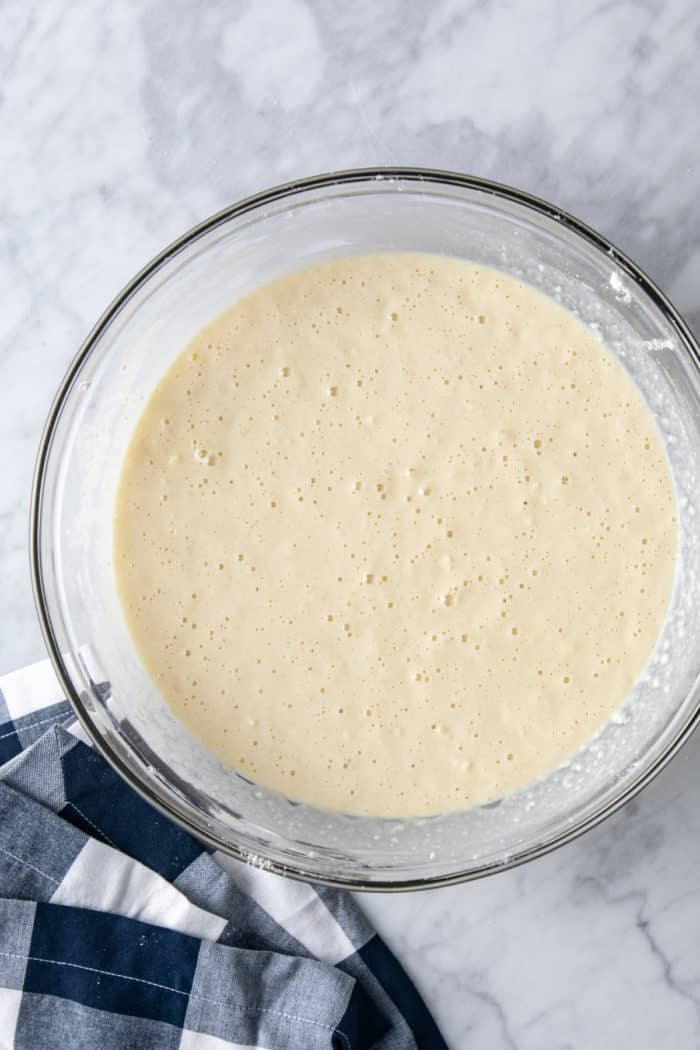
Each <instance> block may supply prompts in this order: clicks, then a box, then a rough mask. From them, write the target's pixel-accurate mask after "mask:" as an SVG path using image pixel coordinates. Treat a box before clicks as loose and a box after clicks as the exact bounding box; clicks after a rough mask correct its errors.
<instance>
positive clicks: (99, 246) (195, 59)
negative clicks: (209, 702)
mask: <svg viewBox="0 0 700 1050" xmlns="http://www.w3.org/2000/svg"><path fill="white" fill-rule="evenodd" d="M2 16H3V17H2V34H1V35H0V179H1V183H0V186H1V189H2V192H1V193H0V287H1V288H2V297H1V299H0V354H1V357H0V361H1V371H0V379H1V380H2V387H1V390H2V395H3V411H2V413H1V414H0V466H1V471H2V486H1V488H0V529H1V530H2V531H1V533H0V535H1V536H2V543H1V545H0V572H1V574H2V583H3V586H2V588H0V624H1V625H2V630H1V631H0V671H5V670H9V669H11V668H12V667H15V666H18V665H20V664H22V663H26V662H29V661H30V660H33V659H37V658H39V657H40V656H41V655H43V649H42V643H41V639H40V634H39V630H38V626H37V623H36V618H35V615H34V611H33V607H32V600H31V595H30V586H29V572H28V567H27V555H26V535H27V509H28V500H29V486H30V476H31V469H32V463H33V458H34V454H35V449H36V445H37V442H38V438H39V434H40V430H41V426H42V422H43V419H44V417H45V415H46V412H47V409H48V406H49V404H50V401H51V397H52V394H53V392H54V390H55V388H56V387H57V385H58V383H59V381H60V378H61V376H62V374H63V372H64V371H65V369H66V367H67V364H68V362H69V361H70V359H71V356H72V355H73V354H74V352H75V351H76V349H77V347H78V345H79V344H80V342H81V340H82V338H83V337H84V336H85V334H86V333H87V331H88V329H89V327H90V326H91V324H92V322H93V321H94V320H95V319H96V317H97V316H98V315H99V313H100V312H101V310H102V309H103V308H104V306H105V305H106V304H107V303H108V301H109V300H110V299H111V298H112V296H113V295H114V294H115V293H116V292H117V291H118V290H119V288H120V286H121V285H122V284H123V283H124V282H125V281H126V280H127V279H128V278H129V277H130V276H131V275H132V274H133V272H135V271H136V270H137V269H138V268H139V267H140V266H141V265H142V264H143V263H144V262H146V261H147V260H148V259H149V257H150V256H152V255H153V254H154V253H155V252H156V251H157V250H158V249H159V248H161V247H162V246H163V245H164V244H165V243H167V242H168V241H170V240H171V239H173V238H174V237H175V236H177V235H178V234H179V233H181V232H182V231H183V230H184V229H185V228H187V227H188V226H190V225H191V224H192V223H194V222H196V221H197V220H199V219H201V218H204V217H205V216H206V215H207V214H209V213H211V212H212V211H215V210H216V209H218V208H221V207H223V206H224V205H226V204H228V203H230V202H231V201H233V200H235V199H237V198H239V197H241V196H244V195H246V194H248V193H251V192H254V191H256V190H258V189H261V188H263V187H266V186H269V185H273V184H276V183H279V182H282V181H284V180H287V179H290V178H293V177H297V176H302V175H308V174H312V173H315V172H318V171H321V170H327V169H331V168H344V167H350V166H371V165H378V164H385V165H391V164H416V165H428V166H433V167H445V168H453V169H460V170H464V171H469V172H472V173H474V174H478V175H483V176H488V177H491V178H494V179H497V180H500V181H504V182H510V183H513V184H515V185H517V186H520V187H522V188H523V189H526V190H529V191H531V192H533V193H536V194H538V195H540V196H544V197H547V198H549V199H551V200H553V201H554V202H556V203H557V204H558V205H559V206H561V207H562V208H566V209H568V210H570V211H572V212H573V213H574V214H576V215H578V216H579V217H580V218H582V219H584V220H586V221H587V222H589V223H590V224H591V225H593V226H595V227H597V228H599V229H600V230H601V231H602V232H603V233H605V234H606V235H607V236H609V237H610V238H611V239H612V240H613V241H615V242H616V243H617V244H618V245H619V246H620V247H622V248H623V249H625V250H626V251H628V252H629V253H630V254H631V255H632V256H633V257H634V258H635V259H636V260H637V261H638V262H639V263H640V264H641V266H642V267H643V268H644V269H646V270H647V271H648V272H649V273H650V274H651V276H652V277H654V278H655V279H656V280H658V281H659V282H660V283H661V285H662V286H663V287H664V288H665V290H666V291H667V292H668V293H669V294H670V295H671V297H672V298H673V299H674V300H675V302H676V305H677V306H678V307H679V308H680V309H681V310H682V311H683V312H684V313H685V315H686V317H687V319H688V320H689V321H690V323H691V324H692V325H693V326H694V327H695V330H696V332H697V331H699V330H700V205H699V204H698V197H699V191H700V167H699V162H700V120H699V118H698V98H700V63H699V62H698V53H699V52H700V7H699V6H698V4H697V0H638V2H637V0H611V2H608V3H601V2H593V0H581V2H577V3H560V2H558V0H532V2H529V3H524V2H518V0H437V2H435V3H421V2H419V0H408V2H400V0H383V2H382V3H380V4H378V3H369V2H368V0H358V2H356V3H354V4H340V3H336V2H332V0H276V2H269V0H268V2H267V3H259V2H255V0H241V2H235V3H214V2H210V3H204V2H201V3H200V2H192V0H169V2H166V0H143V2H141V3H133V4H131V3H130V4H113V5H107V4H101V3H99V0H94V2H90V0H89V2H87V3H83V4H71V5H69V4H67V3H63V2H61V0H56V2H49V3H38V2H37V0H5V2H4V4H3V5H2ZM698 758H700V741H696V742H691V744H690V745H689V746H688V747H687V748H686V750H685V751H684V752H683V754H682V755H681V756H680V757H679V758H678V759H677V760H676V761H674V763H673V764H672V765H671V767H670V768H669V769H668V770H667V771H666V772H665V773H664V774H663V775H662V776H661V777H660V778H659V780H658V781H657V782H656V783H655V784H654V785H653V786H652V787H651V788H650V789H648V790H647V791H646V792H645V793H644V794H643V795H642V796H641V797H640V798H639V800H638V801H637V802H635V803H634V804H632V805H630V806H628V807H627V808H626V809H625V810H624V811H623V812H622V813H621V814H619V815H618V816H616V817H615V818H613V819H612V820H611V821H609V822H608V823H607V824H605V825H604V826H603V827H601V828H599V829H597V830H596V831H594V832H592V833H590V834H589V835H587V836H585V837H584V838H583V839H581V840H579V841H578V842H576V843H574V844H572V845H570V846H568V847H567V848H565V849H564V850H561V851H560V852H559V853H557V854H555V855H552V856H550V857H547V858H545V859H543V860H541V861H538V862H536V863H533V864H531V865H529V866H527V867H525V868H522V869H520V870H518V871H514V872H509V873H505V874H503V875H500V876H498V877H495V878H493V879H489V880H486V881H483V882H480V883H475V884H472V885H468V886H462V887H456V888H454V889H449V890H441V891H434V892H432V893H430V894H424V895H421V896H420V898H419V899H415V898H414V897H412V896H401V897H395V898H391V899H386V898H381V899H378V898H373V899H372V900H370V901H368V902H367V907H368V909H369V910H370V912H371V914H372V916H373V918H374V919H375V921H376V923H377V925H378V927H379V928H380V929H381V930H382V931H383V932H385V934H386V936H387V938H388V939H389V940H390V941H391V943H392V944H393V945H394V946H395V947H396V948H397V949H398V950H399V952H400V953H401V955H402V957H403V958H404V959H405V960H406V963H407V965H408V966H409V968H410V969H411V971H412V972H413V973H414V975H415V977H416V980H417V981H418V983H419V984H420V986H421V988H422V989H423V990H424V992H425V994H426V996H427V998H428V1000H429V1002H430V1004H431V1006H432V1007H433V1009H434V1011H435V1013H436V1015H437V1017H438V1019H439V1021H440V1023H441V1024H442V1025H443V1027H444V1030H445V1033H446V1035H447V1036H448V1038H449V1040H450V1044H451V1046H452V1047H453V1048H455V1050H461V1048H463V1047H474V1046H478V1047H480V1048H481V1047H488V1048H493V1050H500V1048H504V1050H506V1048H509V1050H515V1048H517V1050H573V1048H575V1050H580V1048H585V1050H589V1048H595V1050H608V1048H610V1050H614V1048H615V1050H616V1048H618V1047H622V1046H634V1047H635V1050H656V1048H661V1047H668V1046H673V1047H674V1048H675V1050H685V1048H691V1047H697V1046H700V952H698V949H697V943H698V927H699V926H700V900H699V895H700V884H699V883H698V880H697V878H696V872H697V871H698V870H699V869H700V816H699V815H698V812H700V806H698V803H699V802H700V784H699V783H698V777H697V776H696V773H695V770H696V769H697V768H698V765H697V759H698Z"/></svg>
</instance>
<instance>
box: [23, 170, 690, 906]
mask: <svg viewBox="0 0 700 1050" xmlns="http://www.w3.org/2000/svg"><path fill="white" fill-rule="evenodd" d="M404 250H406V251H409V250H410V251H425V252H437V253H440V254H444V255H451V256H457V257H462V258H465V259H471V260H476V261H478V262H481V263H484V264H488V265H490V266H494V267H497V268H499V269H501V270H503V271H505V272H507V273H509V274H513V275H514V276H516V277H518V278H521V279H523V280H525V281H527V282H529V283H530V284H532V285H534V286H535V287H536V288H538V289H541V290H542V291H544V292H546V293H548V294H549V295H550V296H552V297H553V298H555V299H556V300H558V301H559V302H561V303H562V304H563V305H564V306H566V307H568V308H569V309H571V310H573V311H574V312H575V313H576V314H578V316H580V317H581V318H582V319H583V320H584V321H585V322H586V323H587V324H589V325H590V326H591V327H593V328H595V329H596V330H597V331H598V332H599V333H600V334H601V336H602V337H603V338H604V340H605V341H606V343H607V345H608V347H609V348H610V349H611V350H612V352H613V353H614V354H616V355H617V356H618V358H619V359H620V360H621V361H622V363H623V364H624V366H625V367H626V368H627V369H628V371H629V372H630V374H631V375H632V376H633V378H634V380H635V381H636V383H637V385H638V386H639V388H640V389H641V390H642V392H643V394H644V396H645V397H646V399H647V401H648V403H649V405H650V407H651V409H652V412H653V414H654V416H655V418H656V421H657V424H658V427H659V431H660V433H661V435H662V438H663V441H664V444H665V447H666V451H667V453H668V457H669V461H670V463H671V468H672V473H673V478H674V483H675V489H676V498H677V503H678V511H679V544H680V553H679V560H678V569H677V576H676V584H675V588H674V593H673V597H672V600H671V606H670V609H669V612H668V616H667V618H666V621H665V625H664V628H663V632H662V636H661V638H660V639H659V642H658V645H657V647H656V649H655V651H654V654H653V655H652V658H651V660H650V663H649V665H648V667H647V668H646V670H645V672H644V674H643V675H642V677H641V679H640V680H639V682H638V683H637V685H636V686H635V688H634V690H633V691H632V693H631V694H630V696H629V697H628V698H627V699H626V701H625V703H624V704H623V706H622V707H621V708H620V710H619V712H618V714H617V715H616V716H614V717H613V718H612V719H611V720H610V721H609V722H608V723H607V724H606V726H605V727H604V728H603V729H602V730H601V731H600V732H599V733H598V735H597V736H596V737H595V738H594V739H593V740H592V741H590V742H589V744H588V745H587V746H586V747H584V748H583V749H581V750H580V751H579V752H578V753H577V754H576V755H575V756H574V757H573V758H572V759H571V761H569V762H568V763H567V764H566V765H564V766H562V767H560V768H559V769H557V770H555V771H554V772H552V773H551V774H550V775H549V776H547V777H545V778H544V779H542V780H540V781H538V782H536V783H534V784H532V785H530V786H528V787H527V788H526V789H523V790H521V791H518V792H517V793H515V794H512V795H509V796H507V797H505V798H503V799H501V800H499V801H497V802H493V803H490V804H488V805H484V806H479V807H473V808H470V809H467V810H464V811H462V812H457V813H454V812H453V813H449V814H445V815H440V816H435V817H430V818H422V819H414V820H401V821H400V820H387V819H376V818H368V817H353V816H344V815H341V814H338V813H331V812H323V811H321V810H317V809H314V808H312V807H309V806H305V805H300V804H298V803H295V802H291V801H289V800H287V799H285V798H283V797H282V796H281V795H277V794H275V793H274V792H270V791H268V790H264V789H262V788H260V787H259V786H258V785H256V784H255V783H252V782H251V781H250V780H248V779H246V778H245V777H244V776H241V775H240V774H238V773H235V772H233V771H231V770H230V769H226V768H224V767H223V766H222V764H221V763H220V762H219V760H218V759H216V758H215V757H214V756H212V755H211V754H208V753H207V752H206V751H205V750H204V749H203V747H202V745H201V744H199V743H198V741H197V740H196V739H194V738H193V737H192V736H191V735H190V734H189V733H188V731H187V730H186V729H185V728H184V726H182V725H181V724H180V723H179V722H177V721H176V720H175V718H174V717H173V716H172V715H171V713H170V711H169V709H168V708H167V706H166V705H165V703H164V701H163V700H162V698H161V697H160V696H159V694H158V692H157V690H156V689H155V687H154V685H153V683H152V681H151V680H150V678H149V677H148V676H147V675H146V673H145V672H144V670H143V668H142V667H141V665H140V662H139V659H138V657H137V654H136V652H135V649H134V647H133V645H132V643H131V640H130V638H129V635H128V632H127V629H126V626H125V623H124V620H123V618H122V613H121V609H120V606H119V602H118V599H117V594H116V589H115V583H114V574H113V567H112V559H111V526H112V508H113V502H114V492H115V485H116V481H117V477H118V472H119V468H120V465H121V460H122V455H123V453H124V450H125V446H126V443H127V441H128V438H129V435H130V432H131V430H132V427H133V426H134V424H135V422H136V420H137V418H138V416H139V414H140V412H141V410H142V407H143V405H144V401H145V400H146V397H147V396H148V394H149V392H150V391H151V389H152V388H153V387H154V385H155V384H156V383H157V382H158V380H159V379H160V377H161V375H162V373H163V372H164V371H165V369H166V367H167V366H168V364H169V363H170V361H171V360H172V359H173V357H174V356H175V355H177V354H178V353H179V352H180V351H181V350H182V349H183V347H184V345H185V343H186V342H187V341H188V340H189V339H190V337H191V336H193V335H194V334H195V333H196V332H197V331H198V330H199V329H200V328H201V327H202V325H203V324H204V323H205V322H208V321H209V320H210V319H212V318H213V317H214V316H215V315H216V314H218V313H219V312H220V311H221V310H223V309H224V308H225V307H227V306H229V305H230V304H231V303H232V302H233V301H234V300H235V299H237V298H238V297H239V296H241V295H243V294H245V293H246V292H248V291H250V290H251V289H253V288H255V287H257V286H259V285H261V284H263V283H264V282H267V281H269V280H271V279H272V278H275V277H277V276H279V275H281V274H282V273H284V272H286V271H289V270H290V269H294V268H297V267H300V266H304V265H306V264H311V263H315V262H319V261H321V260H323V259H328V258H332V257H335V256H338V255H345V254H351V253H357V252H371V251H404ZM699 360H700V352H699V350H698V346H697V344H696V343H695V342H694V340H693V338H692V336H691V334H690V332H689V331H688V329H687V327H686V326H685V324H684V323H683V321H682V320H681V318H680V317H679V315H678V314H677V312H676V311H675V310H674V308H673V307H672V306H671V304H670V303H669V302H668V300H667V299H666V298H665V297H664V295H663V294H662V293H661V292H660V291H659V290H658V289H657V288H656V287H655V286H654V285H653V284H652V282H651V281H650V280H649V279H648V278H647V277H645V276H644V274H643V273H641V272H640V270H639V269H638V268H637V267H636V266H635V265H634V264H633V263H632V262H631V261H630V260H629V259H627V258H626V257H625V256H624V255H623V254H622V253H621V252H619V251H617V250H616V249H615V248H613V247H612V246H611V245H610V244H609V243H608V242H607V241H605V240H604V239H603V238H602V237H600V236H599V235H598V234H596V233H594V232H593V231H592V230H590V229H588V228H586V227H585V226H583V225H582V224H581V223H579V222H577V221H576V220H575V219H573V218H571V217H570V216H568V215H565V214H562V213H561V212H559V211H558V210H556V209H555V208H553V207H552V206H550V205H548V204H546V203H544V202H542V201H540V200H536V199H535V198H533V197H530V196H528V195H526V194H524V193H520V192H518V191H516V190H513V189H509V188H507V187H504V186H499V185H495V184H493V183H489V182H484V181H482V180H479V179H475V178H469V177H466V176H462V175H457V174H450V173H447V172H438V171H423V170H414V169H406V170H382V171H349V172H343V173H340V174H332V175H326V176H320V177H318V178H312V179H308V180H305V181H302V182H297V183H291V184H289V185H287V186H282V187H279V188H278V189H273V190H270V191H268V192H266V193H261V194H260V195H258V196H256V197H252V198H250V199H249V200H246V201H243V202H241V203H240V204H236V205H234V206H233V207H231V208H228V209H226V210H225V211H223V212H221V213H220V214H218V215H215V216H213V217H212V218H211V219H209V220H208V221H206V222H204V223H202V224H201V225H200V226H197V227H196V228H195V229H193V230H191V231H190V232H189V233H187V234H185V235H184V236H183V237H182V238H181V239H180V240H178V241H177V242H176V243H175V244H173V245H171V246H170V247H169V248H167V249H166V250H165V251H164V252H163V253H162V254H161V255H159V256H158V258H156V259H154V260H153V262H152V263H150V264H149V265H148V266H147V267H146V268H145V269H144V270H142V271H141V273H140V274H138V275H137V277H135V278H134V280H133V281H132V282H131V284H129V285H128V287H127V288H125V289H124V291H123V292H122V293H121V294H120V295H119V296H118V297H117V298H116V299H115V301H114V302H113V303H112V305H111V306H110V307H109V308H108V310H107V311H106V313H105V314H104V315H103V317H102V318H101V319H100V320H99V321H98V323H97V325H96V326H95V328H94V330H93V331H92V332H91V333H90V335H89V336H88V338H87V340H86V341H85V343H84V345H83V346H82V348H81V349H80V351H79V353H78V356H77V357H76V359H75V361H74V363H73V364H72V366H71V368H70V371H69V372H68V375H67V376H66V379H65V381H64V383H63V385H62V387H61V389H60V391H59V393H58V396H57V398H56V401H55V403H54V405H53V408H52V410H51V414H50V416H49V420H48V423H47V426H46V430H45V433H44V437H43V440H42V444H41V449H40V452H39V458H38V463H37V469H36V477H35V490H34V500H33V510H32V537H31V553H32V561H33V575H34V586H35V593H36V601H37V605H38V610H39V615H40V617H41V621H42V626H43V630H44V633H45V637H46V642H47V645H48V648H49V651H50V654H51V658H52V660H53V662H54V665H55V667H56V670H57V672H58V675H59V677H60V679H61V681H62V682H63V685H64V687H65V690H66V694H67V695H68V697H69V698H70V699H71V701H72V703H73V705H74V707H75V710H76V712H77V714H78V716H79V718H80V720H81V721H82V723H83V725H84V727H85V729H86V730H87V732H88V733H89V734H90V736H91V737H92V739H93V741H94V742H95V744H96V745H97V747H98V748H99V749H100V750H101V751H102V753H103V754H104V755H105V757H106V758H107V759H108V760H109V761H110V762H111V763H112V765H113V766H114V767H115V768H116V769H117V770H118V771H119V773H120V774H121V775H122V776H123V777H124V778H125V779H126V780H127V781H128V782H129V783H130V784H131V785H132V787H134V788H135V789H136V790H137V791H139V792H140V793H141V794H142V795H143V796H144V797H145V798H146V799H147V800H148V801H149V802H151V803H152V804H153V805H155V806H156V807H158V808H159V809H160V810H162V811H163V812H164V813H166V814H167V815H168V816H170V817H172V818H173V819H174V820H176V821H178V822H179V823H180V824H181V825H183V826H184V827H185V828H187V829H188V830H189V831H190V832H191V833H192V834H194V835H196V836H198V837H199V838H200V839H203V840H204V841H205V842H207V843H209V844H210V845H211V846H212V847H215V848H218V849H220V850H223V851H225V852H226V853H229V854H233V855H234V856H237V857H241V858H244V859H245V860H248V861H250V862H252V863H255V864H258V865H261V866H264V867H266V868H269V869H272V870H274V871H277V872H281V873H284V874H287V875H292V876H295V877H298V878H302V879H313V880H317V881H319V882H325V883H328V884H333V885H339V886H340V885H342V886H349V887H354V888H362V889H384V890H388V889H401V888H415V887H421V886H430V885H437V884H446V883H450V882H457V881H459V880H463V879H470V878H475V877H477V876H480V875H485V874H488V873H490V872H494V871H498V870H501V869H503V868H506V867H511V866H513V865H515V864H519V863H521V862H523V861H525V860H528V859H530V858H532V857H536V856H538V855H540V854H542V853H544V852H546V851H547V850H550V849H552V848H554V847H555V846H558V845H561V844H562V843H564V842H567V841H568V840H570V839H571V838H573V837H574V836H575V835H578V834H580V833H581V832H582V831H584V830H585V829H587V828H590V827H591V826H593V825H594V824H596V823H597V822H598V821H600V820H602V819H603V817H605V816H607V815H608V814H610V813H612V812H613V811H614V810H615V809H616V808H617V807H619V806H620V805H622V804H623V803H624V802H625V801H627V800H628V799H629V798H631V797H632V795H634V793H635V792H636V791H638V790H639V789H640V788H641V787H642V786H643V785H644V784H645V783H647V782H648V781H649V780H650V779H651V778H652V777H653V776H654V775H655V773H657V772H658V770H659V769H660V768H661V767H662V766H663V765H664V764H665V763H666V762H667V761H668V759H669V758H670V757H671V756H672V755H673V754H674V752H675V751H676V750H677V749H678V748H679V747H680V745H681V743H682V742H683V741H684V740H685V739H686V738H687V736H688V735H689V733H690V732H691V730H692V728H693V726H694V724H695V722H696V720H697V718H698V670H699V668H700V640H699V639H700V635H699V632H698V631H697V629H696V627H697V624H698V622H700V555H699V551H698V544H697V542H696V531H697V530H696V514H697V511H698V509H699V503H700V486H699V485H698V471H699V468H700V385H699V382H698V380H699V371H698V362H699Z"/></svg>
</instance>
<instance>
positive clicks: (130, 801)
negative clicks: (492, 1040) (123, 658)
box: [0, 663, 446, 1050]
mask: <svg viewBox="0 0 700 1050" xmlns="http://www.w3.org/2000/svg"><path fill="white" fill-rule="evenodd" d="M11 1047H14V1048H17V1050H52V1048H54V1047H55V1048H57V1050H141V1048H143V1050H171V1048H172V1050H195V1048H196V1050H256V1048H260V1050H283V1048H284V1050H331V1048H332V1050H370V1048H373V1050H417V1048H420V1050H446V1047H445V1043H444V1042H443V1040H442V1038H441V1036H440V1034H439V1032H438V1030H437V1028H436V1027H435V1024H434V1022H433V1020H432V1018H431V1017H430V1014H429V1013H428V1011H427V1009H426V1007H425V1005H424V1004H423V1002H422V1000H421V998H420V996H419V995H418V992H417V991H416V989H415V988H414V986H413V985H412V984H411V982H410V980H409V978H408V977H407V976H406V974H405V973H404V971H403V970H402V968H401V966H400V965H399V964H398V962H397V961H396V959H395V958H394V957H393V955H392V954H391V953H390V952H389V950H388V949H387V948H386V947H385V945H384V944H383V943H382V941H381V940H380V938H379V937H378V936H377V935H376V934H375V933H374V932H373V931H372V930H371V929H370V928H369V927H368V925H367V923H366V921H365V919H364V918H363V916H362V915H361V913H360V912H359V911H358V909H357V908H356V906H355V904H354V902H353V900H352V899H351V898H350V897H349V896H348V895H347V894H345V893H342V892H339V891H336V890H330V889H324V888H322V887H313V886H309V885H306V884H303V883H298V882H292V881H290V880H288V879H283V878H280V877H279V876H277V875H272V874H271V873H269V872H265V871H260V870H258V869H255V868H252V867H248V866H246V865H244V864H241V863H239V862H238V861H235V860H232V859H231V858H229V857H225V856H222V855H220V854H218V853H210V852H208V851H207V850H205V849H204V848H203V847H202V845H201V844H200V843H198V842H197V841H196V840H195V839H193V838H192V837H191V836H190V835H188V834H186V832H184V831H182V830H181V829H180V828H179V827H177V826H176V825H175V824H173V823H171V822H170V821H169V820H167V819H166V818H165V817H162V816H161V815H160V814H159V813H157V812H156V810H154V809H152V808H151V806H149V805H148V804H147V803H146V802H144V801H143V800H142V799H141V798H140V796H139V795H137V794H136V793H135V792H134V791H132V790H131V788H129V787H128V786H127V785H126V784H125V783H124V782H123V781H122V780H121V779H120V777H118V776H117V774H116V773H114V772H113V770H112V768H111V766H109V764H108V763H106V762H105V761H104V759H103V758H102V757H101V756H100V755H99V754H98V753H97V752H96V751H95V750H94V749H93V748H92V747H90V746H88V743H87V740H86V738H85V736H84V735H83V731H82V729H81V727H80V726H79V724H78V723H77V722H76V721H75V719H74V717H73V714H72V711H71V708H70V706H69V704H68V703H67V702H66V700H65V699H64V698H63V696H62V695H61V691H60V687H59V686H58V683H57V681H56V679H55V677H54V675H53V672H52V670H51V667H50V665H49V664H48V663H41V664H36V665H34V666H32V667H29V668H26V669H24V670H22V671H17V672H15V673H14V674H12V675H8V676H6V677H5V678H1V679H0V1048H1V1050H7V1048H11Z"/></svg>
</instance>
